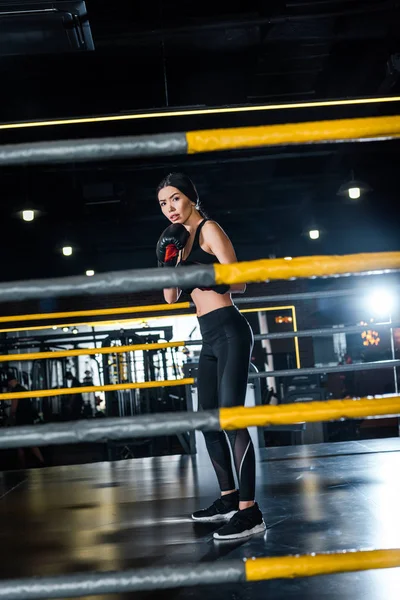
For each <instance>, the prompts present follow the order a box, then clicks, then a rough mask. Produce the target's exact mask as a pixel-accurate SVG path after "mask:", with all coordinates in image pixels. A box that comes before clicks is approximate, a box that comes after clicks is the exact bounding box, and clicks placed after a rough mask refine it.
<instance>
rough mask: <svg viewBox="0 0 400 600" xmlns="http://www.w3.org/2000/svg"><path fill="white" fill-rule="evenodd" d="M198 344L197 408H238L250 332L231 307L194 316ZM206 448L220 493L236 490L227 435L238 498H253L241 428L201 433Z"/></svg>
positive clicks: (249, 455)
mask: <svg viewBox="0 0 400 600" xmlns="http://www.w3.org/2000/svg"><path fill="white" fill-rule="evenodd" d="M199 324H200V331H201V334H202V337H203V347H202V350H201V354H200V360H199V370H198V375H197V389H198V399H199V408H200V409H202V410H211V409H215V408H219V407H224V408H225V407H228V406H244V403H245V399H246V389H247V379H248V374H249V362H250V356H251V350H252V347H253V333H252V331H251V328H250V325H249V324H248V322H247V321H246V319H245V318H244V317H243V316H242V315H241V314H240V312H239V311H238V309H237V308H236V307H235V306H228V307H225V308H219V309H217V310H214V311H212V312H211V313H208V314H206V315H204V316H202V317H199ZM204 437H205V440H206V445H207V450H208V453H209V455H210V458H211V462H212V464H213V467H214V469H215V473H216V475H217V478H218V482H219V485H220V488H221V491H222V492H226V491H228V490H234V489H236V485H235V478H234V475H233V469H232V461H231V454H230V451H229V446H228V442H227V438H228V439H229V442H230V445H231V448H232V454H233V458H234V462H235V467H236V474H237V478H238V482H239V498H240V500H242V501H252V500H254V493H255V456H254V447H253V443H252V441H251V438H250V435H249V432H248V431H247V429H239V430H237V431H227V432H226V434H225V432H224V431H207V432H205V433H204Z"/></svg>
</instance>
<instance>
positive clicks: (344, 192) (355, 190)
mask: <svg viewBox="0 0 400 600" xmlns="http://www.w3.org/2000/svg"><path fill="white" fill-rule="evenodd" d="M371 191H372V188H371V187H370V186H369V185H368V183H365V182H364V181H358V180H356V179H354V173H353V171H352V172H351V178H350V180H349V181H346V183H343V184H342V185H341V186H340V188H339V189H338V192H337V195H338V196H344V197H345V198H350V200H358V198H360V196H361V194H365V193H366V192H371Z"/></svg>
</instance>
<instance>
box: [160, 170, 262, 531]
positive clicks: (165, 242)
mask: <svg viewBox="0 0 400 600" xmlns="http://www.w3.org/2000/svg"><path fill="white" fill-rule="evenodd" d="M157 193H158V201H159V203H160V207H161V210H162V212H163V214H164V215H165V216H166V217H167V219H169V221H171V223H172V225H170V226H169V227H168V228H167V229H166V230H165V231H164V233H163V234H162V236H161V238H160V240H159V242H158V244H157V256H158V260H159V262H160V263H161V264H162V265H163V266H175V265H176V266H184V265H189V264H190V265H193V264H212V263H216V262H220V263H233V262H236V255H235V251H234V249H233V246H232V244H231V242H230V240H229V238H228V237H227V235H226V234H225V233H224V231H223V230H222V229H221V227H220V226H219V225H218V224H217V223H215V222H214V221H210V220H208V219H206V218H204V216H203V214H202V213H201V211H200V206H199V199H198V195H197V191H196V188H195V186H194V184H193V183H192V181H191V180H190V179H189V178H188V177H187V176H186V175H183V174H181V173H171V174H170V175H168V176H167V177H166V178H165V179H164V180H163V181H162V182H161V183H160V185H159V186H158V189H157ZM244 290H245V285H242V284H238V285H232V286H230V287H229V286H225V285H220V286H215V287H213V288H212V289H210V288H208V289H199V288H196V289H193V290H183V291H185V292H187V293H189V294H190V295H191V297H192V300H193V302H194V304H195V306H196V313H197V317H198V320H199V325H200V331H201V334H202V338H203V346H202V350H201V354H200V359H199V369H198V375H197V389H198V400H199V408H200V409H202V410H211V409H216V408H218V407H228V406H243V405H244V402H245V397H246V389H247V379H248V371H249V361H250V355H251V350H252V347H253V334H252V331H251V329H250V326H249V324H248V322H247V321H246V319H245V318H244V317H243V316H242V315H241V314H240V312H239V311H238V310H237V308H236V307H235V306H234V305H233V303H232V299H231V293H232V292H237V293H242V292H244ZM181 291H182V290H180V289H178V288H172V289H165V290H164V298H165V300H166V302H168V303H172V302H176V301H177V300H178V299H179V296H180V294H181ZM204 437H205V441H206V445H207V450H208V453H209V455H210V459H211V462H212V464H213V467H214V469H215V473H216V475H217V478H218V482H219V485H220V489H221V497H220V498H218V500H216V501H215V502H214V503H213V504H212V505H211V506H210V507H209V508H206V509H203V510H199V511H196V512H194V513H193V515H192V518H193V520H195V521H201V522H216V521H222V522H225V523H226V524H225V525H224V526H223V527H222V528H221V529H220V530H219V531H218V532H215V533H214V537H215V538H216V539H237V538H242V537H247V536H249V535H253V534H255V533H259V532H261V531H264V530H265V523H264V520H263V517H262V514H261V512H260V509H259V508H258V505H257V504H256V502H255V501H254V493H255V455H254V447H253V444H252V441H251V438H250V435H249V432H248V431H247V429H240V430H238V431H227V432H226V434H225V432H224V431H209V432H205V433H204ZM228 439H229V442H230V445H231V448H232V454H233V457H234V462H235V467H236V474H237V478H238V483H239V490H237V489H236V486H235V478H234V474H233V468H232V462H231V454H230V451H229V446H228Z"/></svg>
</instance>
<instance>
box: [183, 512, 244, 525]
mask: <svg viewBox="0 0 400 600" xmlns="http://www.w3.org/2000/svg"><path fill="white" fill-rule="evenodd" d="M236 513H237V510H232V511H231V512H228V513H226V514H225V515H213V516H212V517H195V516H193V515H192V519H193V521H197V522H198V523H218V522H221V521H229V520H230V519H231V518H232V517H233V515H236Z"/></svg>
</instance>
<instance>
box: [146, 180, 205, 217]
mask: <svg viewBox="0 0 400 600" xmlns="http://www.w3.org/2000/svg"><path fill="white" fill-rule="evenodd" d="M168 186H171V187H175V188H177V189H178V190H180V191H181V192H182V194H185V196H187V197H188V198H189V200H191V201H192V202H194V203H195V204H196V208H197V210H198V211H199V213H200V214H201V215H202V217H204V218H206V215H205V213H204V211H203V207H202V206H201V204H200V200H199V194H198V193H197V190H196V186H195V185H194V183H193V181H192V180H191V179H190V177H188V176H187V175H185V173H169V175H167V176H166V177H164V179H163V180H162V181H161V182H160V183H159V185H158V187H157V195H158V193H159V192H160V190H162V189H163V188H165V187H168Z"/></svg>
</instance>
